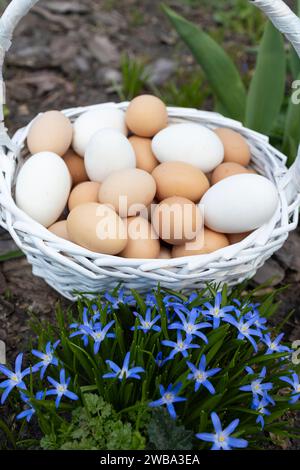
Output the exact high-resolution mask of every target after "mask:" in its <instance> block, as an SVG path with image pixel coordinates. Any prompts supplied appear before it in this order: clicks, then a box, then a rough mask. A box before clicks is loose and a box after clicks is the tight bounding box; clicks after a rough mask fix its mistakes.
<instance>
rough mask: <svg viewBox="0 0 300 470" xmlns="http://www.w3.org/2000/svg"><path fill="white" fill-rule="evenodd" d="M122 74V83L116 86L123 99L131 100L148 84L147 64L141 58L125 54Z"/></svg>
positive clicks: (122, 62)
mask: <svg viewBox="0 0 300 470" xmlns="http://www.w3.org/2000/svg"><path fill="white" fill-rule="evenodd" d="M121 74H122V80H121V84H120V85H116V86H115V88H116V92H117V93H118V95H119V98H120V99H121V100H123V101H125V100H129V101H130V100H132V99H133V98H134V97H135V96H137V95H139V94H140V93H141V91H142V90H143V89H144V88H145V86H146V85H147V82H148V78H149V77H148V72H147V69H146V65H145V63H144V62H142V61H141V60H139V59H135V58H131V57H129V55H127V54H124V55H123V56H122V58H121Z"/></svg>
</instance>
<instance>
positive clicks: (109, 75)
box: [0, 0, 300, 359]
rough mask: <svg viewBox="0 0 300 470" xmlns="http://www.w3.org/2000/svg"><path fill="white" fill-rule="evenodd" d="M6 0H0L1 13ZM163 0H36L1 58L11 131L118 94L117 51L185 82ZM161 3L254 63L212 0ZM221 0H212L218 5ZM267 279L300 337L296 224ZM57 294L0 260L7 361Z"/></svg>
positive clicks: (1, 329)
mask: <svg viewBox="0 0 300 470" xmlns="http://www.w3.org/2000/svg"><path fill="white" fill-rule="evenodd" d="M4 3H5V2H0V5H1V4H2V7H0V10H1V9H2V10H3V4H4ZM160 3H161V2H160V0H142V1H141V0H126V1H123V2H120V1H116V0H98V1H97V0H81V1H75V0H74V1H72V0H70V1H55V0H47V1H41V2H40V3H39V4H38V6H37V7H36V8H35V9H34V10H33V11H32V12H31V13H30V14H29V15H28V16H27V17H26V18H25V19H24V20H23V21H22V22H21V24H20V25H19V27H18V29H17V31H16V34H15V41H14V44H13V47H12V48H11V50H10V53H9V56H8V58H7V62H6V70H5V76H6V79H7V114H8V115H7V121H6V122H7V126H8V128H9V130H10V133H12V132H13V131H15V130H16V129H18V128H20V127H22V126H23V125H25V124H27V123H28V122H29V121H30V120H31V119H32V118H33V117H34V116H35V115H36V114H37V113H38V112H40V111H44V110H49V109H63V108H67V107H76V106H81V105H89V104H95V103H100V102H105V101H118V100H119V97H118V96H117V94H116V93H115V92H114V87H113V86H112V82H115V81H117V82H118V81H119V80H120V58H121V54H122V53H124V52H125V53H127V54H129V55H130V56H133V57H138V58H140V59H141V60H143V61H144V62H145V63H146V64H147V65H148V66H149V70H150V71H151V73H152V74H153V75H155V74H156V75H155V81H156V85H157V86H163V85H164V84H165V82H166V81H167V80H170V79H173V78H174V77H175V78H176V77H177V76H178V75H180V76H181V77H183V78H181V80H182V79H183V80H184V77H186V76H188V75H191V74H193V73H194V72H195V73H196V71H198V68H197V67H196V64H195V62H194V59H193V58H192V56H191V55H190V53H189V52H188V51H187V49H186V48H185V47H184V46H183V45H182V43H181V42H180V40H179V39H178V37H177V35H176V34H175V33H174V31H173V30H172V29H171V27H170V25H169V23H168V21H167V20H166V19H165V18H164V15H163V13H162V12H161V10H160ZM165 3H166V4H168V5H169V6H172V7H174V8H175V9H176V10H177V11H178V12H180V13H182V14H183V15H184V16H186V17H187V18H190V19H192V20H193V21H196V22H198V23H199V24H201V25H202V26H205V27H206V29H207V30H209V31H211V32H212V34H213V35H214V36H215V37H218V38H219V40H221V41H222V42H224V44H225V46H226V48H227V49H228V50H229V51H231V52H233V54H234V56H235V59H236V61H237V62H238V64H239V67H240V69H241V70H244V69H248V68H249V66H251V64H252V62H253V58H254V57H255V56H253V48H252V49H251V47H252V46H255V44H254V43H253V37H252V38H249V37H245V35H244V34H242V33H239V32H235V33H232V31H228V30H226V28H225V31H224V32H223V33H221V32H220V26H219V24H218V23H217V22H216V20H215V19H214V14H215V10H216V5H218V1H214V2H209V1H205V0H202V1H196V0H182V1H181V0H166V1H165ZM223 3H224V2H223V0H219V4H220V5H221V4H223ZM251 41H252V42H251ZM241 45H244V46H245V47H241ZM249 46H251V47H250V49H251V50H250V52H249ZM245 51H246V52H245ZM251 51H252V52H251ZM161 61H162V62H161ZM162 63H163V66H162V65H161V64H162ZM209 103H210V101H209V100H208V101H207V103H205V105H204V106H205V108H206V109H209V108H210V104H209ZM14 249H15V246H14V243H13V242H12V241H11V239H10V237H9V235H8V234H7V233H5V232H4V231H3V230H2V229H0V257H1V255H3V254H5V253H7V252H8V251H11V250H14ZM271 276H275V280H274V282H273V285H274V286H276V287H278V286H282V285H286V284H288V285H289V287H288V288H287V289H286V291H285V292H284V293H282V294H281V295H280V297H281V302H282V303H281V307H280V310H279V312H278V314H277V316H276V317H275V319H274V321H275V322H276V323H280V322H281V321H282V320H283V318H284V317H285V316H286V315H287V314H288V313H289V312H290V311H291V310H294V311H295V313H294V315H293V316H292V317H291V318H290V320H289V321H288V322H287V324H286V325H285V327H284V328H285V331H286V339H288V340H290V341H292V340H295V339H300V289H299V282H300V231H297V232H296V233H294V234H292V235H291V237H290V239H289V241H288V242H287V243H286V245H285V246H284V248H283V249H282V250H281V251H280V252H279V253H278V254H277V255H276V256H274V257H273V258H272V260H270V261H269V262H268V263H267V264H266V265H265V266H264V268H262V270H260V272H259V274H258V275H257V276H256V281H258V282H264V281H266V280H267V279H268V278H270V277H271ZM58 301H61V302H62V303H63V304H64V305H68V304H69V303H68V301H66V300H64V299H62V298H61V296H60V295H58V294H57V293H56V292H54V291H53V290H52V289H51V288H49V287H48V286H47V285H46V284H45V283H44V282H43V281H42V280H40V279H38V278H36V277H34V276H33V275H32V274H31V268H30V266H29V265H28V264H27V262H26V260H25V258H19V259H14V260H11V261H5V262H2V263H0V340H1V339H2V340H4V341H6V344H7V352H8V357H9V359H12V358H13V357H14V356H15V355H16V353H17V351H20V350H21V349H22V348H25V347H26V345H27V344H28V340H29V338H30V331H29V327H28V318H29V313H30V312H34V313H35V314H36V315H38V316H39V317H40V318H45V319H46V318H47V319H51V318H53V316H54V306H55V303H56V302H58Z"/></svg>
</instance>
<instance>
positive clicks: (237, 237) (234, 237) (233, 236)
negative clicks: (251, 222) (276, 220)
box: [227, 232, 251, 245]
mask: <svg viewBox="0 0 300 470" xmlns="http://www.w3.org/2000/svg"><path fill="white" fill-rule="evenodd" d="M250 233H251V232H244V233H230V234H228V235H227V237H228V240H229V242H230V245H234V244H235V243H239V242H241V241H242V240H244V238H246V237H248V235H250Z"/></svg>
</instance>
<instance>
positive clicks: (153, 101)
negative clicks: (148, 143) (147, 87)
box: [126, 95, 168, 137]
mask: <svg viewBox="0 0 300 470" xmlns="http://www.w3.org/2000/svg"><path fill="white" fill-rule="evenodd" d="M126 124H127V126H128V127H129V129H130V130H131V131H132V132H133V133H134V134H136V135H138V136H139V137H153V136H154V135H155V134H157V133H158V132H159V131H161V130H162V129H164V128H165V127H167V124H168V111H167V108H166V105H165V104H164V103H163V101H161V100H160V99H159V98H157V97H156V96H152V95H141V96H138V97H137V98H134V99H133V100H132V101H131V103H130V105H129V106H128V109H127V112H126Z"/></svg>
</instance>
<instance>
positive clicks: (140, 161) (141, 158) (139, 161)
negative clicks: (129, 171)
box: [129, 135, 159, 173]
mask: <svg viewBox="0 0 300 470" xmlns="http://www.w3.org/2000/svg"><path fill="white" fill-rule="evenodd" d="M129 142H130V143H131V145H132V147H133V150H134V152H135V156H136V167H137V168H139V169H140V170H145V171H147V172H148V173H152V171H153V170H154V168H155V167H157V165H158V164H159V162H158V160H157V159H156V158H155V156H154V153H153V152H152V146H151V144H152V140H151V139H147V138H145V137H138V136H137V135H133V136H131V137H129Z"/></svg>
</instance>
